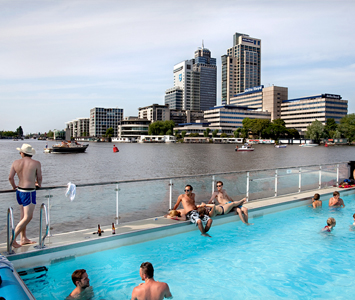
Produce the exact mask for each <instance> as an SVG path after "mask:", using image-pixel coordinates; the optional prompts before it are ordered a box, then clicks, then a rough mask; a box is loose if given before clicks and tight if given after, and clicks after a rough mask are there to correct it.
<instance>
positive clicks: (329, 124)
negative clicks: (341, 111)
mask: <svg viewBox="0 0 355 300" xmlns="http://www.w3.org/2000/svg"><path fill="white" fill-rule="evenodd" d="M337 129H338V124H337V123H336V122H335V120H334V119H333V118H330V119H327V121H326V123H325V126H324V137H327V138H332V136H333V135H334V132H335V131H336V130H337Z"/></svg>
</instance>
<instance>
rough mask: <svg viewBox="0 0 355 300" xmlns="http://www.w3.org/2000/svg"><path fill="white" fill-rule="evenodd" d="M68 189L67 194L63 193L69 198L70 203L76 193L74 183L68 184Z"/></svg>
mask: <svg viewBox="0 0 355 300" xmlns="http://www.w3.org/2000/svg"><path fill="white" fill-rule="evenodd" d="M67 186H68V189H67V192H66V193H65V196H66V197H69V199H70V201H73V200H74V199H75V193H76V186H75V184H74V183H71V182H69V183H68V184H67Z"/></svg>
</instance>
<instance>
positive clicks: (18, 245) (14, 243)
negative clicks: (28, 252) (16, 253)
mask: <svg viewBox="0 0 355 300" xmlns="http://www.w3.org/2000/svg"><path fill="white" fill-rule="evenodd" d="M12 247H14V248H20V247H21V245H20V244H19V243H17V242H16V241H14V242H13V243H12Z"/></svg>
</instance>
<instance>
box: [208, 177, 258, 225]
mask: <svg viewBox="0 0 355 300" xmlns="http://www.w3.org/2000/svg"><path fill="white" fill-rule="evenodd" d="M215 199H217V201H218V203H219V204H220V206H222V207H223V205H226V204H231V203H234V204H233V207H236V214H238V215H239V217H240V219H241V220H242V222H243V223H244V224H246V225H252V223H249V222H248V208H246V207H243V204H244V203H245V202H246V198H244V199H242V201H243V203H239V201H234V200H233V199H232V198H231V197H229V195H228V194H227V192H226V190H224V189H223V182H222V181H217V191H216V192H214V193H212V196H211V199H210V201H208V204H212V202H213V200H215ZM233 207H232V208H233ZM223 209H224V208H223ZM243 215H244V216H243Z"/></svg>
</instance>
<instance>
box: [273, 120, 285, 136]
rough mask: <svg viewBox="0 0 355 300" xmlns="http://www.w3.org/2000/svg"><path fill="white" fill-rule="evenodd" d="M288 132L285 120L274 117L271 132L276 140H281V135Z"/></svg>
mask: <svg viewBox="0 0 355 300" xmlns="http://www.w3.org/2000/svg"><path fill="white" fill-rule="evenodd" d="M286 132H287V128H286V124H285V121H284V120H281V119H274V120H272V122H271V128H270V134H271V136H272V137H273V139H275V140H279V138H280V137H283V136H285V133H286Z"/></svg>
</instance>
